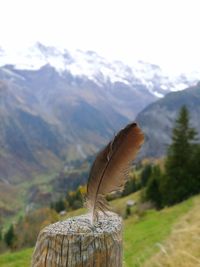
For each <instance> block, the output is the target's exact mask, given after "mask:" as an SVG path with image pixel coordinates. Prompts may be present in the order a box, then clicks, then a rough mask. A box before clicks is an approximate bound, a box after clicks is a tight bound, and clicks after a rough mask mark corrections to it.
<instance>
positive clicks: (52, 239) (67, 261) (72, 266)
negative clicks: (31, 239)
mask: <svg viewBox="0 0 200 267" xmlns="http://www.w3.org/2000/svg"><path fill="white" fill-rule="evenodd" d="M32 267H122V219H121V218H120V217H119V216H118V215H117V214H115V213H111V212H110V213H109V214H108V216H100V218H99V220H98V222H97V223H96V224H95V225H92V224H91V222H90V220H89V215H82V216H78V217H74V218H70V219H68V220H66V221H60V222H57V223H55V224H51V225H49V226H48V227H46V228H44V229H43V230H42V231H41V232H40V234H39V236H38V240H37V243H36V247H35V251H34V253H33V258H32Z"/></svg>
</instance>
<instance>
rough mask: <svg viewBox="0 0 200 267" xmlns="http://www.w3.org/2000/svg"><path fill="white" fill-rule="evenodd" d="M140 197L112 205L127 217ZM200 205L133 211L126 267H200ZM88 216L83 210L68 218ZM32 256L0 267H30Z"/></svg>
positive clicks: (21, 255) (14, 257)
mask: <svg viewBox="0 0 200 267" xmlns="http://www.w3.org/2000/svg"><path fill="white" fill-rule="evenodd" d="M138 197H139V195H138V193H136V194H131V195H129V196H127V197H124V198H121V199H117V200H114V201H112V206H113V207H114V210H115V211H117V212H118V213H119V214H121V215H124V212H125V207H126V202H127V200H130V199H133V200H135V201H137V199H138ZM199 205H200V197H199V196H198V197H193V198H190V199H189V200H186V201H184V202H182V203H180V204H178V205H175V206H173V207H170V208H165V209H163V210H161V211H156V210H153V209H151V210H145V209H144V210H142V209H140V210H138V208H137V207H136V206H135V207H132V214H131V215H130V216H129V217H128V218H127V219H125V220H124V267H140V266H141V267H157V266H169V267H172V266H173V267H174V266H176V267H192V266H200V265H199V264H200V263H199V259H200V228H199V219H200V215H199ZM84 212H85V210H84V209H79V210H76V211H73V212H70V213H68V215H67V217H71V216H75V215H79V214H82V213H84ZM32 252H33V249H24V250H21V251H18V252H13V253H5V254H2V255H0V266H1V267H28V266H30V261H31V255H32ZM195 264H196V265H195Z"/></svg>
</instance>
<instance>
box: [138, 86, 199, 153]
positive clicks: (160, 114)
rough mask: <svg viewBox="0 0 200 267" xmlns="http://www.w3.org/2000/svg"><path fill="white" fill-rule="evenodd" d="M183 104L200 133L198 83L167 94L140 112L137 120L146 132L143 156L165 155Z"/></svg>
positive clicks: (193, 125)
mask: <svg viewBox="0 0 200 267" xmlns="http://www.w3.org/2000/svg"><path fill="white" fill-rule="evenodd" d="M183 105H185V106H186V107H187V108H188V110H189V113H190V122H191V126H192V127H194V128H196V130H197V131H198V133H200V119H199V114H200V83H198V84H197V85H196V86H194V87H190V88H188V89H185V90H183V91H180V92H171V93H169V94H167V95H166V96H165V97H163V98H162V99H160V100H158V101H156V102H155V103H153V104H150V105H149V106H148V107H147V108H145V109H144V110H143V111H142V112H140V113H139V114H138V116H137V117H136V121H137V122H138V123H139V124H140V126H141V128H142V129H143V131H144V132H145V134H146V142H145V144H144V146H143V148H142V151H141V154H140V155H141V157H142V156H148V157H160V156H163V155H165V153H166V149H167V147H168V145H169V144H170V140H171V134H172V128H173V127H174V122H175V119H176V117H177V114H178V112H179V110H180V108H181V107H182V106H183Z"/></svg>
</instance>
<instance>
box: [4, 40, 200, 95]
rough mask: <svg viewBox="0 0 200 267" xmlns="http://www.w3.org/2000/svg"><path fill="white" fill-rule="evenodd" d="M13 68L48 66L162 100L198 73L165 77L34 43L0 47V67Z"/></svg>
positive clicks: (153, 69) (148, 68)
mask: <svg viewBox="0 0 200 267" xmlns="http://www.w3.org/2000/svg"><path fill="white" fill-rule="evenodd" d="M8 64H9V65H14V66H15V68H16V69H29V70H37V69H40V68H41V67H42V66H44V65H47V64H49V65H51V66H52V67H54V68H55V69H56V70H57V71H58V72H60V73H62V72H64V71H69V72H70V73H71V74H72V75H74V76H85V77H87V78H88V79H90V80H93V81H94V82H96V83H98V84H99V85H103V84H104V83H107V82H111V83H115V82H121V83H124V84H126V85H129V86H132V87H134V85H135V84H141V85H143V86H145V87H146V88H147V89H148V90H149V92H150V93H151V94H154V95H155V96H156V97H162V96H163V95H164V94H165V93H166V92H167V91H174V90H182V89H184V88H186V87H187V86H190V85H193V84H195V83H196V82H197V81H198V79H199V76H200V75H199V72H196V73H192V74H187V75H186V74H182V75H181V74H180V75H179V76H174V77H172V76H169V75H166V74H165V73H163V71H162V70H161V68H160V67H159V66H157V65H154V64H150V63H146V62H143V61H137V62H135V63H133V66H129V65H127V64H124V63H123V62H121V61H112V62H111V61H108V60H106V59H105V58H103V57H101V56H100V55H98V54H97V53H96V52H93V51H82V50H75V51H70V52H69V51H68V50H66V49H64V48H57V47H53V46H45V45H43V44H42V43H39V42H38V43H36V44H34V45H33V46H31V47H29V48H27V49H23V50H19V51H11V50H10V51H9V50H5V49H4V48H1V47H0V66H4V65H8Z"/></svg>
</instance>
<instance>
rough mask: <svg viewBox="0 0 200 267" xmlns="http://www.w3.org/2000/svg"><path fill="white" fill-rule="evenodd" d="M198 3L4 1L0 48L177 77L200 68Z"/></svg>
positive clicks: (0, 6)
mask: <svg viewBox="0 0 200 267" xmlns="http://www.w3.org/2000/svg"><path fill="white" fill-rule="evenodd" d="M199 7H200V1H198V0H182V1H181V0H84V1H83V0H15V1H13V0H0V10H1V12H0V46H1V45H4V46H6V47H10V48H11V49H16V48H17V47H19V46H27V44H28V43H32V42H35V41H41V42H44V43H45V44H54V45H60V46H65V47H66V48H80V49H85V50H96V51H97V52H99V53H101V54H103V55H104V56H107V57H110V58H119V59H122V60H126V61H129V63H131V62H132V61H133V60H134V59H142V60H146V61H150V62H155V63H159V64H161V65H162V66H164V67H165V68H167V69H168V70H171V71H172V72H175V71H181V70H184V69H187V68H188V69H192V68H193V69H195V68H197V67H199V65H200V63H199V62H200V58H199V57H200V54H199V47H200V38H199V34H198V31H199V25H200V16H199Z"/></svg>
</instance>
